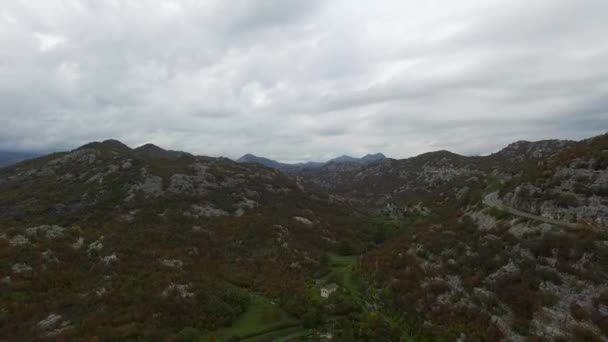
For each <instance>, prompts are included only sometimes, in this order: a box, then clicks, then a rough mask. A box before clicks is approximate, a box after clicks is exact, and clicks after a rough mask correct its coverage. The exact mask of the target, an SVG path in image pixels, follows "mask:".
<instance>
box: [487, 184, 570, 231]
mask: <svg viewBox="0 0 608 342" xmlns="http://www.w3.org/2000/svg"><path fill="white" fill-rule="evenodd" d="M483 204H485V205H487V206H488V207H494V208H497V209H500V210H503V211H506V212H508V213H510V214H512V215H515V216H519V217H523V218H527V219H530V220H535V221H540V222H544V223H549V224H552V225H556V226H560V227H565V228H577V227H578V225H576V224H574V223H570V222H563V221H558V220H554V219H550V218H548V217H543V216H539V215H534V214H530V213H527V212H525V211H521V210H517V209H515V208H511V207H509V206H506V205H505V204H503V203H502V201H501V200H500V198H498V192H493V193H490V194H488V195H487V196H486V197H484V198H483Z"/></svg>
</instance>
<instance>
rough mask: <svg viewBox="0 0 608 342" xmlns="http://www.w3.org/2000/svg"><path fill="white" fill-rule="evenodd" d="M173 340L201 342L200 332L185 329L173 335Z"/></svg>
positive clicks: (190, 328) (193, 329) (189, 328)
mask: <svg viewBox="0 0 608 342" xmlns="http://www.w3.org/2000/svg"><path fill="white" fill-rule="evenodd" d="M174 340H175V341H176V342H198V341H200V340H201V332H200V331H199V330H198V329H196V328H192V327H186V328H183V329H182V330H180V332H178V333H177V335H175V339H174Z"/></svg>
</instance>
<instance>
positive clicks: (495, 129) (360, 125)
mask: <svg viewBox="0 0 608 342" xmlns="http://www.w3.org/2000/svg"><path fill="white" fill-rule="evenodd" d="M607 10H608V3H606V2H605V1H603V0H589V1H585V2H580V3H579V2H572V1H567V0H539V1H535V2H534V3H530V2H529V1H523V0H514V1H507V0H490V1H472V0H466V1H458V2H450V3H446V2H445V1H438V0H433V1H425V2H424V3H421V2H419V1H413V0H409V1H386V2H382V3H370V2H365V1H354V2H353V1H347V0H332V1H321V0H314V1H310V0H294V1H281V0H245V1H239V2H229V1H216V0H213V1H212V0H205V1H194V0H181V1H178V0H173V1H169V0H164V1H152V0H137V1H129V2H122V1H101V0H94V1H80V0H70V1H64V0H62V1H60V0H49V1H44V2H36V3H28V2H23V1H17V0H7V1H6V2H5V4H3V7H2V9H0V25H1V26H2V27H3V29H2V30H0V119H2V121H3V123H4V124H3V125H1V126H0V137H2V138H0V149H16V150H37V151H48V150H62V149H69V148H73V147H75V146H78V145H80V144H83V143H86V142H88V141H91V140H102V139H106V138H117V139H120V140H123V141H124V142H126V143H128V144H130V145H138V144H142V143H145V142H154V143H156V144H159V145H163V146H166V147H167V148H172V149H182V150H187V151H191V152H194V153H199V154H205V155H225V156H229V157H238V156H239V155H241V154H244V153H247V152H251V153H255V154H259V155H265V156H269V157H272V158H276V159H279V160H282V161H287V162H290V161H294V162H295V161H304V160H324V159H327V158H330V157H333V156H336V155H341V154H353V155H363V154H366V153H373V152H378V151H381V152H384V153H385V154H387V155H389V156H393V157H407V156H411V155H415V154H418V153H422V152H426V151H430V150H435V149H449V150H452V151H455V152H459V153H464V154H485V153H489V152H492V151H495V150H496V149H498V148H500V147H502V146H504V145H506V144H508V143H510V142H512V141H514V140H518V139H528V140H535V139H544V138H575V139H576V138H584V137H587V136H591V135H594V134H598V133H602V132H605V131H606V130H608V103H607V102H606V100H605V99H606V98H608V97H607V95H608V62H607V61H608V42H607V41H606V40H605V39H604V37H605V35H606V33H608V22H606V21H605V20H604V18H603V17H604V16H603V13H606V11H607Z"/></svg>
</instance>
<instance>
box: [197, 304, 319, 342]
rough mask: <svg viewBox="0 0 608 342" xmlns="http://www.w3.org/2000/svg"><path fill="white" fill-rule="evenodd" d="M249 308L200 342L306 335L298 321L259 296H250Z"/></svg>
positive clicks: (248, 341) (250, 341) (261, 339)
mask: <svg viewBox="0 0 608 342" xmlns="http://www.w3.org/2000/svg"><path fill="white" fill-rule="evenodd" d="M252 297H253V298H252V300H251V304H250V306H249V307H248V308H247V310H246V311H245V312H244V313H243V314H242V315H241V316H239V317H238V318H237V319H236V320H235V321H234V322H233V323H232V324H231V325H230V326H229V327H226V328H223V329H220V330H217V331H214V332H210V333H206V334H205V335H203V336H202V338H201V340H202V341H208V340H211V339H212V338H213V339H214V340H215V341H247V342H253V341H270V340H275V339H279V338H286V337H288V336H291V335H294V336H302V335H305V334H306V333H307V331H306V330H305V329H303V328H302V326H301V324H300V322H299V321H297V320H295V319H293V318H291V317H289V316H288V315H287V313H286V312H285V311H283V309H281V307H280V306H278V305H277V304H275V303H273V302H272V301H270V300H268V299H267V298H264V297H261V296H259V295H252Z"/></svg>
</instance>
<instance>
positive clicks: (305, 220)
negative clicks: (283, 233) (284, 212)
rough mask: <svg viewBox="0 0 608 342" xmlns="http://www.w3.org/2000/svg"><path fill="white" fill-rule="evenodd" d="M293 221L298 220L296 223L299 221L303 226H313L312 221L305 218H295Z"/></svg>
mask: <svg viewBox="0 0 608 342" xmlns="http://www.w3.org/2000/svg"><path fill="white" fill-rule="evenodd" d="M293 219H294V220H296V221H298V222H300V223H303V224H305V225H307V226H312V221H311V220H309V219H307V218H305V217H301V216H294V217H293Z"/></svg>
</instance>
